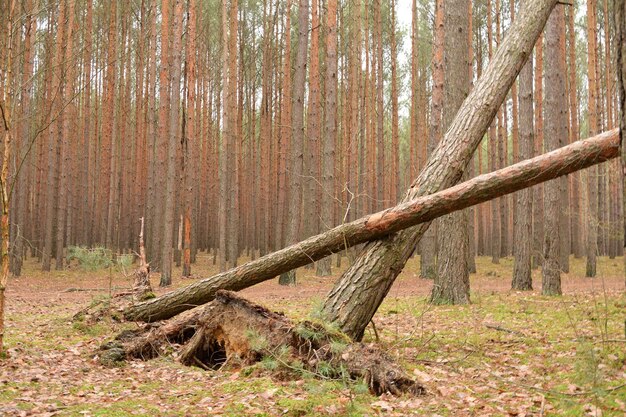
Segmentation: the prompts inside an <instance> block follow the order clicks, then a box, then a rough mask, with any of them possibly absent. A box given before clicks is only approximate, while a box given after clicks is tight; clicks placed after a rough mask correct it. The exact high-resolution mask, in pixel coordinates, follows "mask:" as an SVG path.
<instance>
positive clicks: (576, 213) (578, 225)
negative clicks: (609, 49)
mask: <svg viewBox="0 0 626 417" xmlns="http://www.w3.org/2000/svg"><path fill="white" fill-rule="evenodd" d="M575 13H576V11H575V10H574V8H572V7H569V8H568V19H567V30H568V39H569V43H568V48H569V62H568V64H569V72H568V74H569V75H568V81H569V90H568V91H569V109H570V121H571V129H570V143H574V142H575V141H577V140H578V139H580V132H579V123H578V112H579V109H578V81H577V80H578V78H577V71H576V31H575V29H574V15H575ZM570 177H571V179H572V181H571V189H572V204H571V208H572V211H571V213H572V216H571V237H572V252H573V253H574V257H575V258H577V259H578V258H582V257H583V229H582V222H581V220H582V212H581V210H582V205H581V190H582V188H581V180H582V177H581V175H580V173H579V172H576V173H574V174H572V175H571V176H570Z"/></svg>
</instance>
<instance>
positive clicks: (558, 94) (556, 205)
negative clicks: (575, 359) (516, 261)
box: [541, 5, 565, 295]
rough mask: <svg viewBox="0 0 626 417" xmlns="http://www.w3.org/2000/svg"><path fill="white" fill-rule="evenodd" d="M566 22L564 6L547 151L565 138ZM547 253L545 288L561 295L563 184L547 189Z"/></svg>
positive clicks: (554, 33)
mask: <svg viewBox="0 0 626 417" xmlns="http://www.w3.org/2000/svg"><path fill="white" fill-rule="evenodd" d="M562 20H563V6H562V5H557V6H556V8H555V9H554V11H553V12H552V14H551V15H550V19H548V23H547V25H546V49H545V52H546V57H549V59H546V69H545V81H546V89H545V90H546V98H545V102H544V104H545V116H544V120H545V139H546V141H545V147H546V149H547V150H550V151H551V150H553V149H557V148H558V147H559V138H560V136H561V135H564V134H565V132H564V131H563V129H562V127H563V125H562V123H561V121H562V118H563V117H564V111H565V106H564V105H565V102H564V101H565V88H564V85H563V84H564V79H563V73H564V71H562V70H563V68H561V66H560V65H559V64H560V63H561V57H560V47H559V43H560V32H561V31H560V25H561V24H562ZM543 189H544V213H545V216H544V243H543V245H544V251H543V267H542V271H541V272H542V278H543V280H542V287H541V291H542V294H544V295H560V294H561V268H560V250H561V227H560V217H561V216H562V214H563V213H562V211H561V204H562V201H561V181H560V180H554V181H550V182H547V183H546V184H545V185H544V188H543Z"/></svg>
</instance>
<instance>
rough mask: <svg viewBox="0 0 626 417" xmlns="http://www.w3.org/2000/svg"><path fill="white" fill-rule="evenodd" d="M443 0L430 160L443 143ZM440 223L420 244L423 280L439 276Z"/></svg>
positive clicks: (436, 52)
mask: <svg viewBox="0 0 626 417" xmlns="http://www.w3.org/2000/svg"><path fill="white" fill-rule="evenodd" d="M443 9H444V3H443V0H437V1H436V3H435V34H434V37H435V39H434V45H433V59H432V71H433V88H432V98H431V116H430V129H429V132H428V145H427V151H426V154H427V157H429V158H430V156H431V155H432V153H433V151H434V150H435V148H436V147H437V144H438V143H439V142H440V141H441V135H442V133H441V131H442V129H441V126H442V123H441V121H442V108H443V78H444V74H443V54H444V50H443V42H444V26H443V19H444V18H443ZM438 223H439V222H438V221H435V222H433V224H432V227H430V228H428V230H426V232H425V234H424V238H423V239H422V241H421V244H420V254H421V255H420V275H421V277H422V278H428V279H434V278H435V276H436V275H437V228H438Z"/></svg>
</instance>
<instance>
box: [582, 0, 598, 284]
mask: <svg viewBox="0 0 626 417" xmlns="http://www.w3.org/2000/svg"><path fill="white" fill-rule="evenodd" d="M595 9H596V2H595V0H588V1H587V40H588V42H589V44H588V47H587V54H588V55H587V79H588V81H589V87H588V91H589V99H588V108H587V109H588V118H587V124H588V126H589V134H590V135H593V134H595V133H596V132H597V131H598V130H597V129H598V113H597V111H598V103H597V100H598V99H597V96H596V93H597V91H598V89H597V85H596V83H597V77H596V75H597V73H596V47H597V46H596V18H595V15H596V11H595ZM587 204H588V207H587V244H586V248H585V251H586V255H587V267H586V271H585V276H587V277H590V278H591V277H595V276H596V255H597V252H598V167H595V166H594V167H592V168H590V169H588V170H587Z"/></svg>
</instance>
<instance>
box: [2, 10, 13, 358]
mask: <svg viewBox="0 0 626 417" xmlns="http://www.w3.org/2000/svg"><path fill="white" fill-rule="evenodd" d="M14 10H15V0H12V1H11V3H10V5H9V10H8V16H7V17H8V21H7V26H6V39H7V45H8V46H7V56H6V61H5V62H1V61H0V65H3V68H2V69H3V71H2V72H3V76H4V77H5V78H4V81H5V83H6V84H5V87H4V89H3V91H2V104H1V105H0V121H1V122H2V130H3V132H2V145H3V148H4V149H3V151H4V152H3V156H2V169H1V170H0V194H1V195H0V201H1V203H2V213H1V214H0V237H1V238H2V243H1V244H0V355H2V354H3V350H4V347H3V346H4V303H5V296H4V293H5V290H6V286H7V284H8V282H9V243H10V242H9V203H10V199H9V194H8V193H9V189H10V185H11V184H9V183H8V181H9V164H10V161H11V158H12V155H11V153H12V151H13V149H12V148H13V144H12V141H13V131H12V126H11V110H12V108H11V102H12V100H13V84H12V83H13V77H12V72H13V71H12V65H13V23H14V22H13V12H14ZM13 181H15V180H13Z"/></svg>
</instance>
